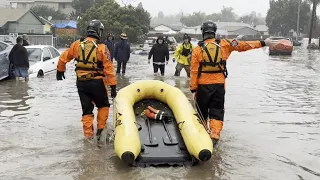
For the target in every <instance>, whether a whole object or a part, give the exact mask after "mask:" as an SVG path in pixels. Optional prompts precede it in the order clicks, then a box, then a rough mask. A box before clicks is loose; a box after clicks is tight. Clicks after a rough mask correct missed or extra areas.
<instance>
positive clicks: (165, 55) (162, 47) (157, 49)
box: [148, 36, 169, 76]
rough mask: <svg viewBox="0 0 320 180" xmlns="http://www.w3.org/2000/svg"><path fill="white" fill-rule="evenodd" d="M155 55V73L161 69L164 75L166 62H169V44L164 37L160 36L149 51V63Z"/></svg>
mask: <svg viewBox="0 0 320 180" xmlns="http://www.w3.org/2000/svg"><path fill="white" fill-rule="evenodd" d="M151 56H153V73H154V74H155V75H156V74H157V73H158V70H159V69H160V72H161V76H164V70H165V64H168V62H169V49H168V45H167V44H165V43H164V38H163V37H162V36H159V37H158V39H157V41H156V44H154V45H153V46H152V48H151V50H150V52H149V57H148V64H150V59H151Z"/></svg>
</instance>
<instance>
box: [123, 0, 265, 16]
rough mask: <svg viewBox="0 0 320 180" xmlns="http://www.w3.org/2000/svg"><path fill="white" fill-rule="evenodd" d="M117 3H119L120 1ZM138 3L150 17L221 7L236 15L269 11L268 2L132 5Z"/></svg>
mask: <svg viewBox="0 0 320 180" xmlns="http://www.w3.org/2000/svg"><path fill="white" fill-rule="evenodd" d="M117 1H118V2H121V0H117ZM126 1H128V0H126ZM139 2H142V5H143V7H144V8H145V9H146V10H147V11H148V12H149V13H150V14H151V16H157V15H158V12H159V11H162V12H164V14H165V15H166V14H176V13H178V12H180V11H184V12H188V13H192V12H195V11H202V12H205V13H206V14H211V13H218V12H220V10H221V9H222V7H223V6H226V7H233V8H234V12H235V13H236V14H237V15H243V14H248V13H250V12H252V11H256V12H257V13H261V15H262V16H266V14H267V11H268V9H269V0H136V1H135V3H133V4H134V5H136V4H138V3H139Z"/></svg>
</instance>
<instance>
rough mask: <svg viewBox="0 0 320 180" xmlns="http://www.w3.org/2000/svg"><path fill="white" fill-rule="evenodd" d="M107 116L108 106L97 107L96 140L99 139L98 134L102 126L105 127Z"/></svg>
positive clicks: (102, 128)
mask: <svg viewBox="0 0 320 180" xmlns="http://www.w3.org/2000/svg"><path fill="white" fill-rule="evenodd" d="M108 116H109V107H102V108H99V109H98V119H97V120H98V130H97V134H96V135H97V140H98V142H99V141H100V135H101V133H102V131H103V130H104V128H105V127H106V123H107V120H108Z"/></svg>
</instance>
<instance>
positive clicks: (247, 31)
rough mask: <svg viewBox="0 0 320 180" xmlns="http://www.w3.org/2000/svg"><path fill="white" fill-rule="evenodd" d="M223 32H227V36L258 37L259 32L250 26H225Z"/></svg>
mask: <svg viewBox="0 0 320 180" xmlns="http://www.w3.org/2000/svg"><path fill="white" fill-rule="evenodd" d="M223 29H224V30H226V31H227V32H228V35H229V36H238V35H258V34H259V31H258V30H256V29H254V28H253V27H250V26H225V27H223Z"/></svg>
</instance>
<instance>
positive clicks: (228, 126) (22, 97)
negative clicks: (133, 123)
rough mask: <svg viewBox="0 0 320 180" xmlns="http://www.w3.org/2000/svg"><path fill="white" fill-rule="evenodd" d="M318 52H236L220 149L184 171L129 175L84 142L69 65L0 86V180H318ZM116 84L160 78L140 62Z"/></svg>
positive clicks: (184, 83) (181, 84) (181, 82)
mask: <svg viewBox="0 0 320 180" xmlns="http://www.w3.org/2000/svg"><path fill="white" fill-rule="evenodd" d="M319 53H320V52H319V51H308V50H305V49H299V48H296V49H295V50H294V53H293V55H292V56H291V57H269V56H268V55H267V54H266V50H264V49H258V50H252V51H249V52H244V53H237V52H236V53H233V54H232V56H231V57H230V59H229V61H228V70H229V78H228V79H227V89H226V93H227V94H226V106H225V108H226V116H225V126H224V131H223V132H222V140H221V142H220V144H219V146H218V147H217V148H216V150H215V154H214V156H213V157H212V159H211V161H209V162H207V163H203V164H201V165H199V166H196V167H191V168H185V167H170V168H132V167H127V166H126V165H124V164H123V163H122V162H121V161H120V160H119V159H118V157H116V155H115V153H114V151H113V144H110V145H109V146H108V147H107V148H98V147H97V146H95V145H89V144H87V143H85V142H84V141H83V130H82V123H81V120H80V119H81V114H82V111H81V106H80V100H79V97H78V94H77V89H76V85H75V80H76V79H75V73H74V71H73V69H74V65H73V64H70V65H68V70H67V72H66V74H65V75H66V79H65V80H64V81H56V76H55V73H51V74H49V75H47V76H45V77H44V78H34V79H31V80H30V82H28V83H23V82H19V83H16V82H15V81H6V82H0V92H1V94H0V153H1V156H0V177H1V178H0V179H3V180H18V179H23V180H33V179H37V180H38V179H39V180H40V179H46V180H51V179H55V180H56V179H59V180H69V179H77V180H102V179H108V180H112V179H115V180H121V179H131V180H138V179H139V180H140V179H141V180H142V179H157V180H158V179H166V180H167V179H190V180H191V179H236V180H240V179H241V180H258V179H262V180H264V179H267V180H281V179H288V180H313V179H314V180H317V179H320V168H319V167H320V56H319ZM171 57H172V55H171ZM170 59H171V58H170ZM174 66H175V65H174V64H173V63H172V61H171V62H170V63H169V65H168V66H167V69H166V75H165V77H164V78H162V80H163V81H165V82H167V83H169V84H171V85H174V86H176V87H178V88H180V89H181V90H182V91H183V92H184V93H185V94H186V95H187V96H188V97H191V93H190V91H189V81H188V80H187V77H186V73H185V72H184V71H183V72H182V77H180V78H176V77H173V74H174V69H175V68H174ZM117 79H118V90H119V89H120V88H122V87H124V86H126V85H128V84H130V83H133V82H135V81H137V80H143V79H161V77H154V76H153V70H152V65H148V64H147V56H135V55H132V58H131V60H130V61H129V64H128V67H127V74H126V76H125V77H121V76H119V77H118V78H117ZM111 118H112V114H111V113H110V115H109V121H108V124H109V126H111V125H112V120H111ZM109 131H110V130H109Z"/></svg>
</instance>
